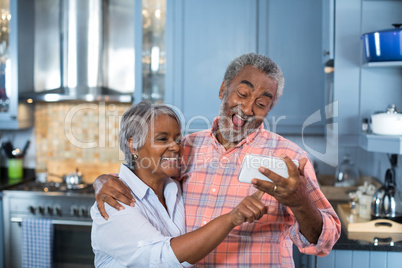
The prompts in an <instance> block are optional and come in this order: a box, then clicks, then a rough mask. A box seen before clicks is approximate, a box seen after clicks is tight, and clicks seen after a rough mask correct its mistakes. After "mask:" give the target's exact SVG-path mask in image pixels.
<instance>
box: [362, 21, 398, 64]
mask: <svg viewBox="0 0 402 268" xmlns="http://www.w3.org/2000/svg"><path fill="white" fill-rule="evenodd" d="M392 25H393V26H394V27H395V28H393V29H386V30H381V31H375V32H371V33H366V34H363V35H362V37H361V39H362V40H363V42H364V52H365V56H366V60H367V61H368V62H376V61H399V60H402V47H401V44H402V28H401V25H402V24H392Z"/></svg>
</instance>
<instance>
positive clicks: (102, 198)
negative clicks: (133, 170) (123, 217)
mask: <svg viewBox="0 0 402 268" xmlns="http://www.w3.org/2000/svg"><path fill="white" fill-rule="evenodd" d="M93 187H94V189H95V199H96V204H97V206H98V209H99V212H100V214H101V215H102V217H103V218H105V220H107V219H108V218H109V215H107V213H106V211H105V202H106V203H108V204H109V205H110V206H112V207H114V208H115V209H117V210H122V209H124V207H123V206H122V205H120V204H119V202H117V201H120V202H122V203H124V204H126V205H129V206H132V207H134V202H135V199H134V197H133V195H132V194H131V191H130V189H129V188H128V187H127V186H126V185H125V184H124V183H123V182H122V181H121V180H119V178H118V177H117V176H113V175H105V174H104V175H100V176H99V177H98V178H96V180H95V182H94V184H93Z"/></svg>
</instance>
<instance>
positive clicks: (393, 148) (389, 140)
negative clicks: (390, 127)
mask: <svg viewBox="0 0 402 268" xmlns="http://www.w3.org/2000/svg"><path fill="white" fill-rule="evenodd" d="M359 145H360V147H362V148H363V149H365V150H366V151H369V152H378V153H391V154H402V136H382V135H375V134H361V135H360V137H359Z"/></svg>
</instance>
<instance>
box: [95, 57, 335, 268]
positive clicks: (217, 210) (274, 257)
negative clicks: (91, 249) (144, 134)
mask: <svg viewBox="0 0 402 268" xmlns="http://www.w3.org/2000/svg"><path fill="white" fill-rule="evenodd" d="M283 87H284V78H283V75H282V72H281V70H280V69H279V67H278V66H277V65H276V64H275V63H274V62H273V61H272V60H270V59H269V58H267V57H265V56H262V55H256V54H254V53H249V54H245V55H242V56H240V57H238V58H236V59H234V60H233V61H232V62H231V63H230V65H229V66H228V68H227V70H226V72H225V76H224V81H223V83H222V85H221V87H220V91H219V98H220V99H221V100H222V102H221V107H220V112H219V117H217V118H215V120H214V122H213V125H212V129H210V130H205V131H201V132H197V133H193V134H190V135H188V136H186V137H185V138H184V140H183V143H184V144H183V145H184V154H183V158H182V171H181V178H180V180H181V182H182V187H183V195H184V203H185V211H186V225H187V231H192V230H194V229H197V228H200V227H202V226H203V225H205V224H206V223H208V222H209V221H211V220H212V219H214V218H215V217H217V216H219V215H221V214H223V213H226V212H228V211H230V210H231V209H232V208H233V207H234V206H235V204H238V203H239V202H240V201H241V200H242V199H243V198H244V197H246V196H247V195H250V194H252V193H253V192H254V191H255V189H256V188H257V189H260V190H262V191H264V192H266V193H267V194H268V195H264V196H263V197H262V199H261V200H262V201H263V203H264V204H265V205H266V206H269V207H274V208H275V210H274V211H275V212H274V213H270V214H266V215H264V216H263V217H262V218H261V219H260V220H258V221H255V222H254V223H251V224H243V225H242V226H239V227H236V228H235V229H233V231H232V232H231V233H230V234H229V236H228V237H227V238H226V239H225V240H224V241H223V242H222V243H221V244H220V245H219V246H218V247H217V248H216V249H215V250H214V251H212V252H211V253H210V254H209V255H208V256H207V257H205V258H204V259H203V260H202V261H200V262H199V263H198V264H197V265H200V266H210V267H215V266H219V267H252V266H255V267H257V266H261V267H294V263H293V258H292V242H293V243H294V244H295V245H296V246H297V247H298V248H299V250H300V251H301V252H302V253H305V254H313V255H318V256H324V255H326V254H328V253H329V252H330V251H331V249H332V247H333V245H334V244H335V242H336V241H337V240H338V238H339V235H340V229H341V226H340V222H339V219H338V217H337V215H336V213H335V211H334V210H333V208H332V207H331V205H330V203H329V202H328V200H327V199H326V198H325V196H324V195H323V194H322V192H321V191H320V189H319V186H318V183H317V179H316V176H315V172H314V168H313V165H312V163H311V162H310V160H309V159H308V157H307V154H306V153H305V152H304V151H303V150H302V149H300V148H299V147H298V146H297V145H296V144H294V143H292V142H291V141H289V140H287V139H285V138H283V137H281V136H279V135H277V134H275V133H272V132H270V131H267V130H265V129H264V128H263V124H262V123H263V122H264V119H265V118H266V116H267V114H268V112H269V111H270V110H271V109H272V108H273V106H274V105H275V104H276V102H277V101H278V99H279V97H280V96H281V95H282V92H283ZM247 154H258V155H265V156H267V155H268V156H276V157H280V158H282V159H283V161H285V163H286V165H287V168H288V173H289V177H288V178H283V177H281V176H279V175H278V174H275V173H274V172H272V171H270V170H268V169H266V168H263V167H261V168H260V169H259V171H260V172H261V173H262V174H264V175H266V176H267V177H269V178H270V179H272V182H268V181H263V180H258V179H253V180H252V184H247V183H241V182H239V181H238V175H239V172H240V166H241V163H242V161H243V158H244V157H245V156H246V155H247ZM292 160H298V161H299V166H298V167H297V166H296V165H295V164H294V163H293V161H292ZM94 187H95V190H96V199H97V202H98V207H99V209H100V210H101V211H102V215H104V217H105V218H107V215H106V213H105V212H104V210H103V206H104V203H103V202H104V201H106V202H107V203H109V204H110V205H112V206H114V207H115V208H117V209H121V205H119V203H118V202H116V200H115V199H117V200H119V201H121V202H123V203H126V204H130V203H131V205H133V200H132V196H131V194H130V192H129V191H128V190H127V189H126V188H125V186H124V185H123V184H122V183H120V182H119V180H118V179H116V178H115V177H113V176H110V175H102V176H100V177H99V178H98V179H97V180H96V182H95V184H94Z"/></svg>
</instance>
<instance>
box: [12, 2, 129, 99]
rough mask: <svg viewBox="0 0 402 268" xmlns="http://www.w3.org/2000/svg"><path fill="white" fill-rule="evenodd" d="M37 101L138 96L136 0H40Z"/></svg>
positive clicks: (36, 18) (31, 95) (36, 24)
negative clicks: (136, 82)
mask: <svg viewBox="0 0 402 268" xmlns="http://www.w3.org/2000/svg"><path fill="white" fill-rule="evenodd" d="M34 2H35V4H34V5H35V8H34V9H35V15H34V60H33V70H34V74H33V80H34V81H33V85H34V88H33V90H32V91H30V92H29V91H28V92H27V91H26V90H25V91H24V92H23V93H21V94H20V96H19V97H20V99H21V98H22V99H33V100H34V101H35V100H36V101H45V102H48V101H49V102H54V101H118V102H128V103H130V102H133V93H134V74H135V72H134V65H135V64H134V62H135V60H134V1H132V0H35V1H34Z"/></svg>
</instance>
